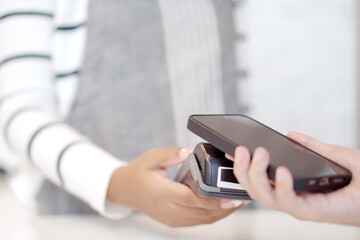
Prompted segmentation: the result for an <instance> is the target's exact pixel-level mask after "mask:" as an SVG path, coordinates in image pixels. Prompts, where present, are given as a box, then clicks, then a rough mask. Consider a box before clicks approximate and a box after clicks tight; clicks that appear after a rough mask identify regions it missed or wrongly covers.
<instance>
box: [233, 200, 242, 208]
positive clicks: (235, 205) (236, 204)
mask: <svg viewBox="0 0 360 240" xmlns="http://www.w3.org/2000/svg"><path fill="white" fill-rule="evenodd" d="M231 202H232V203H233V204H234V207H238V206H240V205H241V204H242V203H243V201H241V200H231Z"/></svg>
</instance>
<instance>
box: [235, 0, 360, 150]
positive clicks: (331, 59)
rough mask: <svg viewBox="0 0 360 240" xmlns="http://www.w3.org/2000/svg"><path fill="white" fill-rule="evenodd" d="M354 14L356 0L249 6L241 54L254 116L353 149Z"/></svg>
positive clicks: (250, 1)
mask: <svg viewBox="0 0 360 240" xmlns="http://www.w3.org/2000/svg"><path fill="white" fill-rule="evenodd" d="M357 9H358V8H357V1H356V0H320V1H314V0H292V1H288V0H246V1H245V3H244V5H243V7H240V8H239V11H238V14H237V16H238V18H237V22H238V26H239V27H238V32H239V33H241V32H245V37H246V41H245V42H244V43H239V44H238V45H239V46H238V47H239V49H238V51H239V55H240V56H241V57H240V58H239V66H240V67H243V68H245V69H247V70H248V71H249V81H247V80H246V79H244V80H243V81H242V84H241V85H240V87H241V88H242V91H241V93H242V94H241V95H242V96H241V99H240V100H242V101H245V102H247V103H248V104H250V109H251V111H250V115H252V116H253V117H255V118H256V119H258V120H259V121H261V122H264V123H266V124H267V125H270V126H272V127H273V128H275V129H277V130H279V131H281V132H283V133H286V132H288V131H290V130H296V131H301V132H305V133H307V134H309V135H312V136H314V137H317V138H319V139H321V140H323V141H326V142H331V143H336V144H340V145H346V146H349V147H356V146H357V144H356V141H357V139H356V128H357V119H356V116H357V115H356V111H357V91H356V89H357V87H356V85H357V59H356V58H357V53H358V51H357V43H358V38H357Z"/></svg>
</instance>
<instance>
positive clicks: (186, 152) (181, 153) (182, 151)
mask: <svg viewBox="0 0 360 240" xmlns="http://www.w3.org/2000/svg"><path fill="white" fill-rule="evenodd" d="M190 152H191V150H190V149H189V148H182V149H180V151H179V157H182V158H183V157H187V156H188V155H189V154H190Z"/></svg>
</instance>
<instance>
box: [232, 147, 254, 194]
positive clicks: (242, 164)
mask: <svg viewBox="0 0 360 240" xmlns="http://www.w3.org/2000/svg"><path fill="white" fill-rule="evenodd" d="M249 165H250V152H249V150H247V148H245V147H241V146H240V147H237V148H236V149H235V159H234V175H235V177H236V179H237V180H238V182H239V183H240V184H241V185H242V186H243V187H244V188H245V189H246V190H247V191H248V193H249V194H250V192H249V189H250V186H249V179H248V169H249ZM250 190H251V189H250Z"/></svg>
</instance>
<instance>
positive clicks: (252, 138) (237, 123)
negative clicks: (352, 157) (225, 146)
mask: <svg viewBox="0 0 360 240" xmlns="http://www.w3.org/2000/svg"><path fill="white" fill-rule="evenodd" d="M191 118H193V119H195V120H196V121H197V122H199V123H200V124H202V125H203V126H205V127H206V128H208V129H210V130H212V131H213V132H214V133H215V134H217V135H219V136H221V138H222V139H225V141H227V142H230V143H231V144H232V145H236V146H245V147H247V148H248V149H249V151H250V152H251V153H253V152H254V150H255V149H256V148H257V147H260V146H261V147H265V148H266V149H267V150H268V151H269V153H270V166H271V167H274V168H276V167H278V166H286V167H288V168H289V170H290V171H291V172H292V174H293V176H294V178H309V177H314V176H318V177H321V176H336V175H349V172H348V171H347V170H346V169H344V168H342V167H340V166H339V165H337V164H335V163H334V162H332V161H329V159H327V158H325V157H323V156H321V155H319V154H317V153H315V152H313V151H311V150H309V149H307V148H305V147H303V146H302V145H300V144H298V143H297V142H295V141H293V140H291V139H289V138H287V137H286V136H284V135H282V134H280V133H278V132H276V131H275V130H272V129H271V128H269V127H267V126H265V125H263V124H261V123H259V122H257V121H255V120H253V119H251V118H249V117H246V116H242V115H194V116H192V117H191ZM200 137H201V136H200ZM205 140H206V139H205ZM212 144H213V143H212ZM214 146H216V145H214ZM229 154H231V153H229Z"/></svg>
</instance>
